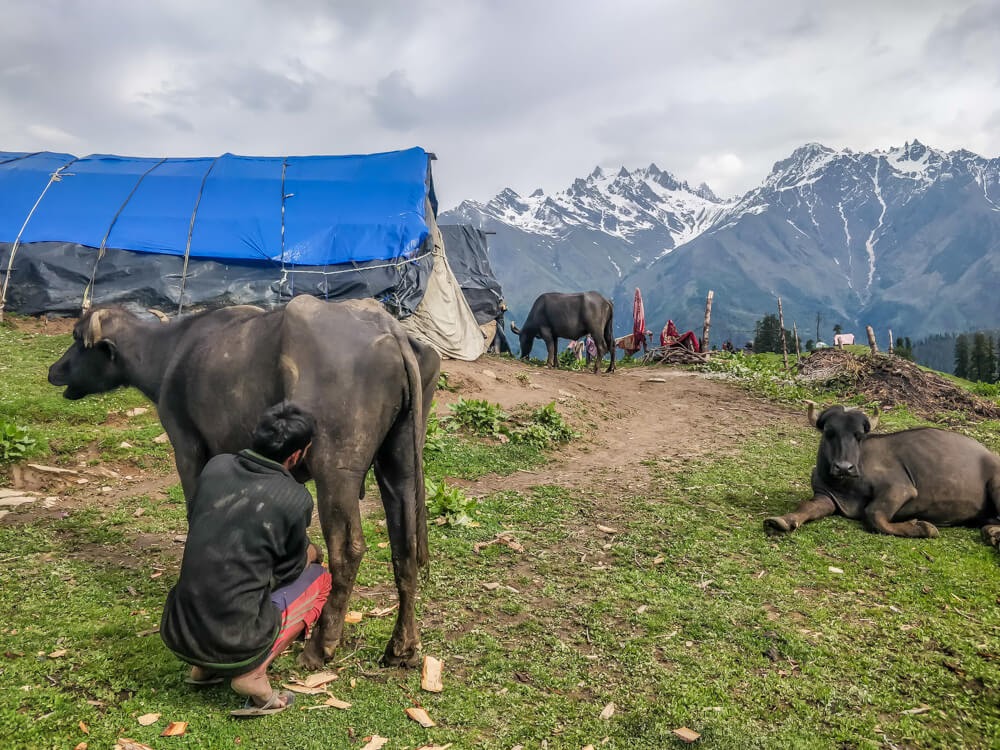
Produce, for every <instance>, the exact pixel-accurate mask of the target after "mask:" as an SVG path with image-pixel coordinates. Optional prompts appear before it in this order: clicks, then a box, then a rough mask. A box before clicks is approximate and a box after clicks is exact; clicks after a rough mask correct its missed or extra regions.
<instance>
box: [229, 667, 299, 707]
mask: <svg viewBox="0 0 1000 750" xmlns="http://www.w3.org/2000/svg"><path fill="white" fill-rule="evenodd" d="M229 686H230V687H231V688H232V689H233V690H235V691H236V692H237V693H239V694H240V695H245V696H246V697H248V698H250V699H252V700H253V702H254V704H255V705H257V706H263V705H265V704H267V703H268V702H270V703H271V704H272V707H273V708H281V707H282V706H284V705H286V703H287V701H286V700H285V697H284V696H283V694H281V693H275V692H274V691H273V690H272V689H271V683H270V682H269V681H268V679H267V672H265V671H264V670H261V669H259V668H258V669H255V670H254V671H253V672H247V673H246V674H241V675H240V676H239V677H234V678H233V679H232V680H231V681H230V683H229Z"/></svg>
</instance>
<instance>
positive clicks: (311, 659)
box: [295, 647, 325, 672]
mask: <svg viewBox="0 0 1000 750" xmlns="http://www.w3.org/2000/svg"><path fill="white" fill-rule="evenodd" d="M295 661H296V662H297V663H298V665H299V666H300V667H302V668H303V669H307V670H309V671H311V672H314V671H316V670H317V669H322V667H323V664H324V663H325V662H324V660H323V657H321V656H318V655H317V654H316V653H314V651H313V649H310V648H308V647H307V648H306V649H305V651H303V652H302V653H301V654H299V658H298V659H296V660H295Z"/></svg>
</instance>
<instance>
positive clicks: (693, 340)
mask: <svg viewBox="0 0 1000 750" xmlns="http://www.w3.org/2000/svg"><path fill="white" fill-rule="evenodd" d="M660 346H683V347H685V348H687V349H690V350H691V351H693V352H696V351H699V350H700V348H701V347H700V346H699V345H698V337H697V336H695V335H694V331H685V332H684V333H678V332H677V326H675V325H674V321H672V320H668V321H667V325H666V326H665V327H664V328H663V332H662V333H660Z"/></svg>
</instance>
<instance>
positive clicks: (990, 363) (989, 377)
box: [983, 334, 997, 383]
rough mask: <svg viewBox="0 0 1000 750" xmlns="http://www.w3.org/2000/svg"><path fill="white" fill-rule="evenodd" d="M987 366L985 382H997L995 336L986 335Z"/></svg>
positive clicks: (984, 375) (984, 373)
mask: <svg viewBox="0 0 1000 750" xmlns="http://www.w3.org/2000/svg"><path fill="white" fill-rule="evenodd" d="M984 363H985V367H984V369H983V382H984V383H996V382H997V350H996V347H995V346H994V344H993V337H992V336H990V335H989V334H987V335H986V356H985V357H984Z"/></svg>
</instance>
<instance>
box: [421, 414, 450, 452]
mask: <svg viewBox="0 0 1000 750" xmlns="http://www.w3.org/2000/svg"><path fill="white" fill-rule="evenodd" d="M436 405H437V402H434V401H432V402H431V411H430V414H428V415H427V435H426V437H425V438H424V452H425V453H427V452H430V453H440V452H441V451H442V450H443V449H444V439H445V434H444V427H443V426H442V425H441V418H440V417H438V415H437V409H436V408H435V407H436Z"/></svg>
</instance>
